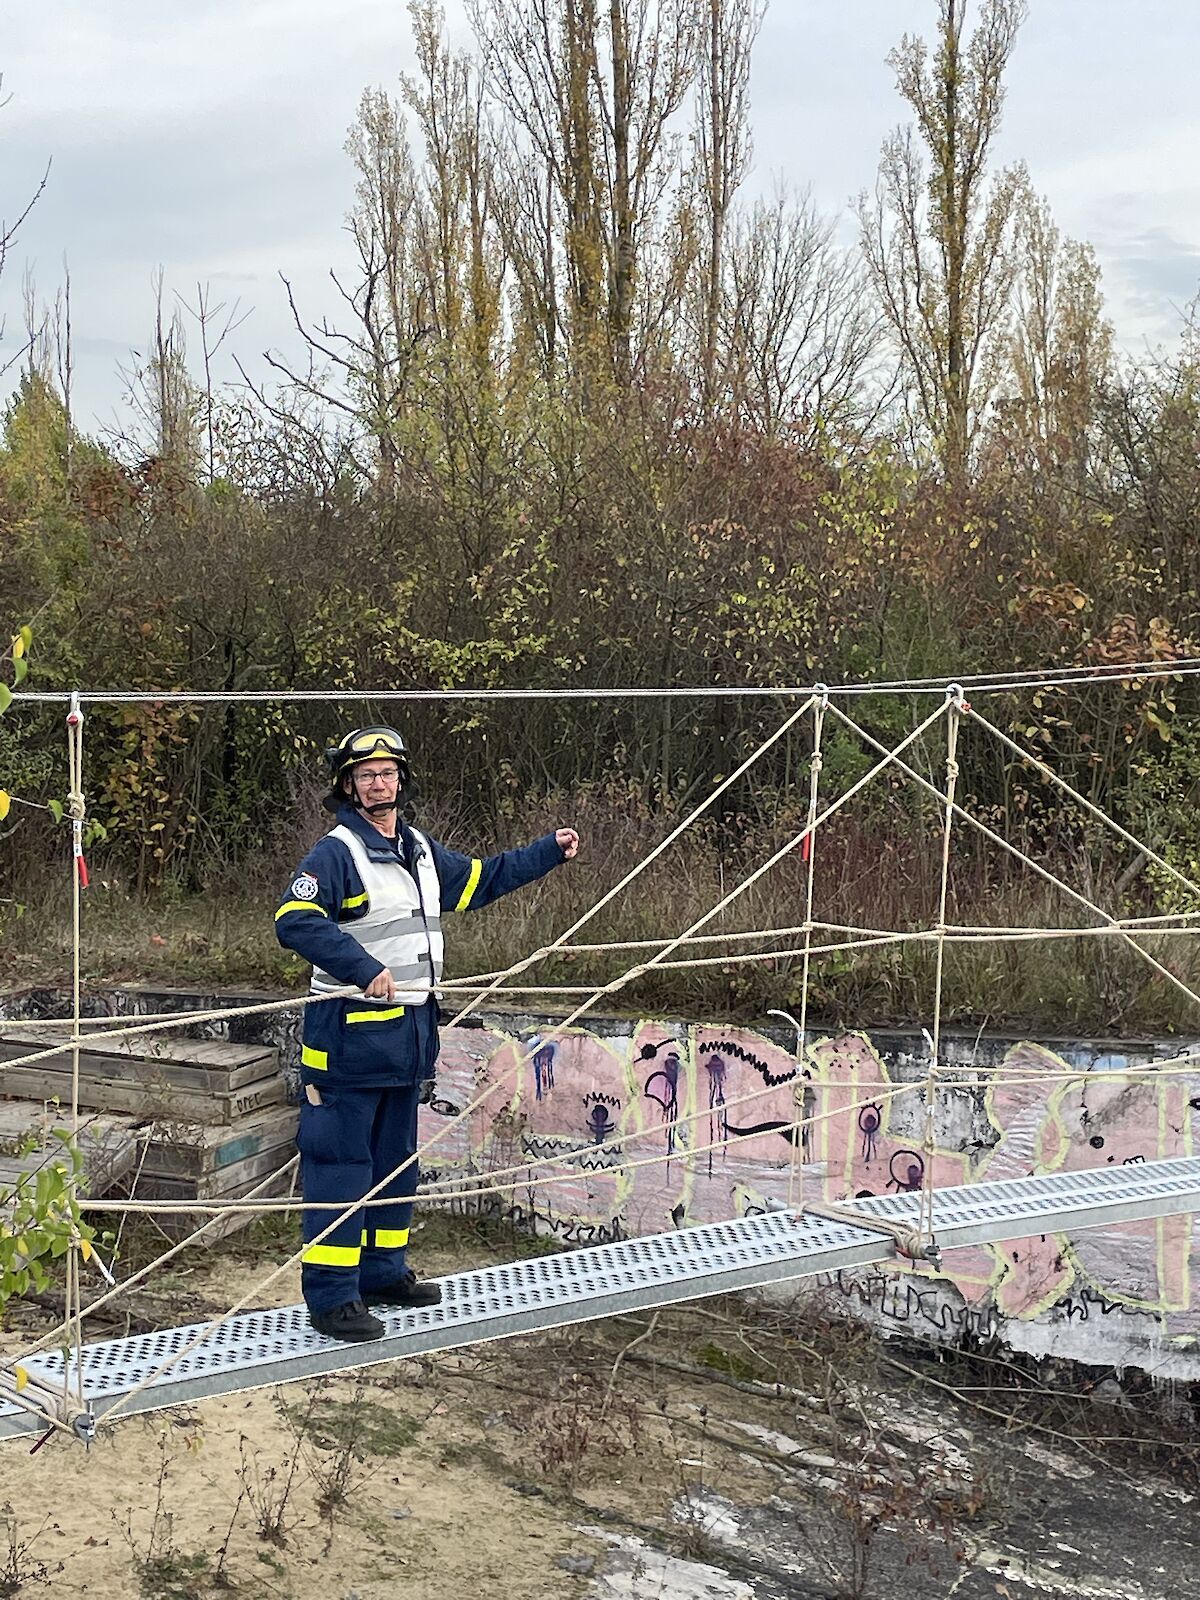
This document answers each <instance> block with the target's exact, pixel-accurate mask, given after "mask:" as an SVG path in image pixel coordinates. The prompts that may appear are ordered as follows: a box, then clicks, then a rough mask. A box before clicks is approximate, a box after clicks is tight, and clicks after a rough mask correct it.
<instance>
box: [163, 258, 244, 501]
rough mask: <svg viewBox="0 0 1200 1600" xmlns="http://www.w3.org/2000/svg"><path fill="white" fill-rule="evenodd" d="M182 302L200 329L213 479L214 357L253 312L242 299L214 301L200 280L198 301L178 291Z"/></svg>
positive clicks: (207, 442) (208, 452)
mask: <svg viewBox="0 0 1200 1600" xmlns="http://www.w3.org/2000/svg"><path fill="white" fill-rule="evenodd" d="M176 298H177V299H178V301H179V303H180V305H181V306H182V307H183V309H184V310H185V311H186V312H187V313H188V315H189V316H190V317H191V318H192V320H193V321H194V322H195V324H196V327H197V328H198V329H199V332H200V358H201V363H202V367H203V371H204V386H203V392H202V401H201V404H202V410H203V418H204V459H205V465H206V467H207V469H208V481H209V483H211V482H212V481H213V479H214V478H215V477H216V475H217V440H216V423H215V419H216V392H215V390H214V388H213V361H214V359H215V358H216V356H217V353H218V352H219V351H220V348H221V346H222V345H223V344H224V343H225V341H226V339H228V337H229V335H230V334H231V333H234V332H236V331H237V329H238V328H240V327H241V325H242V323H243V322H245V320H246V318H247V317H248V316H249V315H250V308H247V309H246V310H245V311H243V310H242V309H241V304H242V303H241V301H240V300H235V301H234V302H233V304H232V305H231V306H227V305H226V302H225V301H224V300H219V301H218V302H217V303H216V304H215V305H214V304H213V297H212V286H211V285H210V284H207V283H197V285H196V303H195V305H192V304H190V303H189V302H188V301H187V300H185V299H184V298H183V296H182V295H181V294H179V293H178V291H176Z"/></svg>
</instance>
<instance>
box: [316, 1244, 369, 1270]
mask: <svg viewBox="0 0 1200 1600" xmlns="http://www.w3.org/2000/svg"><path fill="white" fill-rule="evenodd" d="M301 1260H303V1261H307V1262H308V1264H309V1266H310V1267H356V1266H357V1265H358V1263H359V1262H360V1261H361V1260H362V1245H360V1244H310V1245H309V1247H308V1249H307V1250H306V1251H305V1252H304V1255H303V1256H302V1257H301Z"/></svg>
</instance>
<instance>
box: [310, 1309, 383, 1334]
mask: <svg viewBox="0 0 1200 1600" xmlns="http://www.w3.org/2000/svg"><path fill="white" fill-rule="evenodd" d="M308 1317H309V1321H310V1322H311V1323H312V1325H313V1327H314V1328H315V1329H316V1330H317V1332H318V1333H323V1334H324V1335H325V1337H326V1338H327V1339H344V1340H345V1341H346V1342H347V1343H348V1344H365V1343H366V1342H367V1341H368V1340H369V1339H382V1338H383V1336H384V1334H385V1333H386V1332H387V1329H386V1328H385V1327H384V1325H383V1323H382V1322H380V1320H379V1318H378V1317H373V1316H372V1315H371V1313H370V1312H369V1311H368V1310H367V1308H366V1306H365V1305H364V1304H363V1302H362V1301H361V1300H347V1301H346V1302H345V1303H344V1304H342V1305H340V1306H334V1308H333V1310H332V1311H310V1312H309V1314H308Z"/></svg>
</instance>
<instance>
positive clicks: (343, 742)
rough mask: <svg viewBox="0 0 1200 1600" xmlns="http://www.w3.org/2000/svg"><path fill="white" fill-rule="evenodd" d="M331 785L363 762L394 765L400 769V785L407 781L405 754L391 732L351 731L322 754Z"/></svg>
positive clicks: (400, 742)
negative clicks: (330, 777)
mask: <svg viewBox="0 0 1200 1600" xmlns="http://www.w3.org/2000/svg"><path fill="white" fill-rule="evenodd" d="M325 759H326V761H328V763H329V768H330V772H331V773H332V775H333V781H334V783H335V784H336V783H340V782H341V780H342V779H343V778H344V777H345V776H346V774H347V773H348V772H349V771H350V770H351V769H352V768H354V767H357V766H358V765H359V764H360V763H361V762H363V761H374V760H379V759H382V760H385V761H394V762H395V763H396V765H397V767H398V768H399V769H400V782H401V783H405V782H406V781H407V779H408V753H407V751H406V750H405V748H404V740H403V739H402V738H401V737H400V735H399V734H398V733H397V732H396V730H395V728H355V730H354V731H353V733H348V734H346V735H345V736H344V738H341V739H339V740H338V742H337V744H335V745H331V746H330V747H329V749H328V750H326V752H325Z"/></svg>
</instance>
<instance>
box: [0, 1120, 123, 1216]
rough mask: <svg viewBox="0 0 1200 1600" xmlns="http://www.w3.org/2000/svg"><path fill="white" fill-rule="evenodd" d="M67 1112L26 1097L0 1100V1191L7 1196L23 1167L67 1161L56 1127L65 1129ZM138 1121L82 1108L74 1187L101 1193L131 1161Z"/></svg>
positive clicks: (68, 1123)
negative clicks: (79, 1168) (79, 1162)
mask: <svg viewBox="0 0 1200 1600" xmlns="http://www.w3.org/2000/svg"><path fill="white" fill-rule="evenodd" d="M70 1126H71V1121H70V1117H69V1115H67V1114H65V1113H63V1112H62V1111H60V1110H56V1109H47V1108H46V1107H45V1106H43V1105H41V1104H34V1103H32V1102H30V1101H27V1100H6V1101H0V1196H2V1197H9V1196H11V1193H12V1190H13V1188H14V1187H15V1185H16V1184H17V1182H18V1181H19V1179H20V1178H21V1177H22V1176H23V1175H24V1174H25V1173H34V1172H37V1171H38V1170H39V1169H40V1168H42V1167H48V1166H53V1165H59V1166H63V1167H66V1168H69V1167H70V1157H69V1155H68V1153H67V1150H66V1147H65V1146H64V1144H63V1142H62V1140H61V1139H59V1138H57V1137H56V1132H57V1131H69V1130H70ZM138 1140H139V1134H138V1125H137V1123H136V1121H135V1120H134V1119H133V1118H132V1117H114V1116H104V1115H99V1116H97V1115H94V1114H91V1113H84V1114H83V1115H82V1116H81V1117H80V1121H79V1138H78V1148H79V1153H80V1155H81V1156H82V1157H83V1171H82V1173H81V1174H80V1179H79V1192H80V1193H81V1194H84V1195H101V1194H104V1193H105V1192H106V1191H107V1190H109V1189H111V1188H112V1186H113V1185H114V1184H115V1183H118V1182H120V1180H121V1179H122V1178H124V1177H125V1176H126V1175H127V1174H128V1173H129V1172H131V1171H132V1170H133V1168H134V1166H135V1165H136V1162H137V1155H138Z"/></svg>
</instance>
